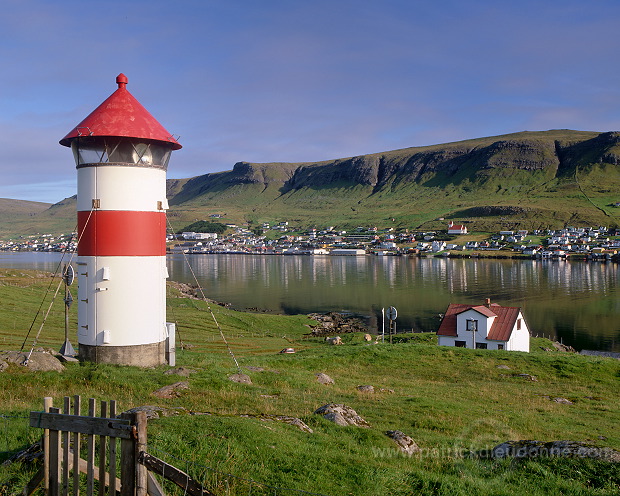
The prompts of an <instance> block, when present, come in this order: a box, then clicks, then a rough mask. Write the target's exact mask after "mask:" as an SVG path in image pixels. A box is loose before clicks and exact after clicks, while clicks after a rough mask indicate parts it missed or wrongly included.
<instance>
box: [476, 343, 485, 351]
mask: <svg viewBox="0 0 620 496" xmlns="http://www.w3.org/2000/svg"><path fill="white" fill-rule="evenodd" d="M476 349H477V350H486V349H487V344H486V343H476Z"/></svg>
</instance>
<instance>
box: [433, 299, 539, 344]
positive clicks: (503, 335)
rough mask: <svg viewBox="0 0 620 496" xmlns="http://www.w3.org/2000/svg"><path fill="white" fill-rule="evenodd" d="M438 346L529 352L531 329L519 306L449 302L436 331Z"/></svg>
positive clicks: (488, 302) (487, 302) (489, 301)
mask: <svg viewBox="0 0 620 496" xmlns="http://www.w3.org/2000/svg"><path fill="white" fill-rule="evenodd" d="M437 336H438V344H439V345H440V346H457V347H461V348H476V349H485V350H486V349H489V350H507V351H525V352H529V351H530V332H529V329H528V326H527V323H526V321H525V318H524V317H523V314H522V312H521V308H519V307H503V306H501V305H498V304H497V303H491V300H489V299H487V301H486V303H485V304H484V305H462V304H458V303H451V304H450V305H449V306H448V309H447V310H446V313H445V315H444V317H443V319H442V321H441V325H440V326H439V330H438V331H437Z"/></svg>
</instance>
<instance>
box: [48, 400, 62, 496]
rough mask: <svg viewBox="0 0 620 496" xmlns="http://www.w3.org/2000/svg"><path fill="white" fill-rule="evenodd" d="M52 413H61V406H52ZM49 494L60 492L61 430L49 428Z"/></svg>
mask: <svg viewBox="0 0 620 496" xmlns="http://www.w3.org/2000/svg"><path fill="white" fill-rule="evenodd" d="M49 412H50V413H60V408H50V410H49ZM48 436H49V451H48V453H49V455H50V457H49V458H50V460H49V463H48V467H49V484H48V485H49V489H48V494H49V496H58V495H59V494H60V488H59V485H60V481H61V477H60V465H61V463H60V444H61V442H60V431H58V430H56V429H49V434H48Z"/></svg>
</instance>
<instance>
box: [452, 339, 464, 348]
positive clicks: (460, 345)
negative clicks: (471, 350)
mask: <svg viewBox="0 0 620 496" xmlns="http://www.w3.org/2000/svg"><path fill="white" fill-rule="evenodd" d="M454 346H456V347H457V348H465V347H466V346H465V341H455V342H454Z"/></svg>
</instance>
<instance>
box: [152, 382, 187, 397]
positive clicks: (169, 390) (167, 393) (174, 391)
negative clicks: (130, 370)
mask: <svg viewBox="0 0 620 496" xmlns="http://www.w3.org/2000/svg"><path fill="white" fill-rule="evenodd" d="M185 389H189V382H187V381H181V382H175V383H174V384H168V385H167V386H164V387H161V388H159V389H158V390H157V391H153V393H152V394H153V396H156V397H157V398H162V399H167V398H178V397H179V396H181V391H184V390H185Z"/></svg>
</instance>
